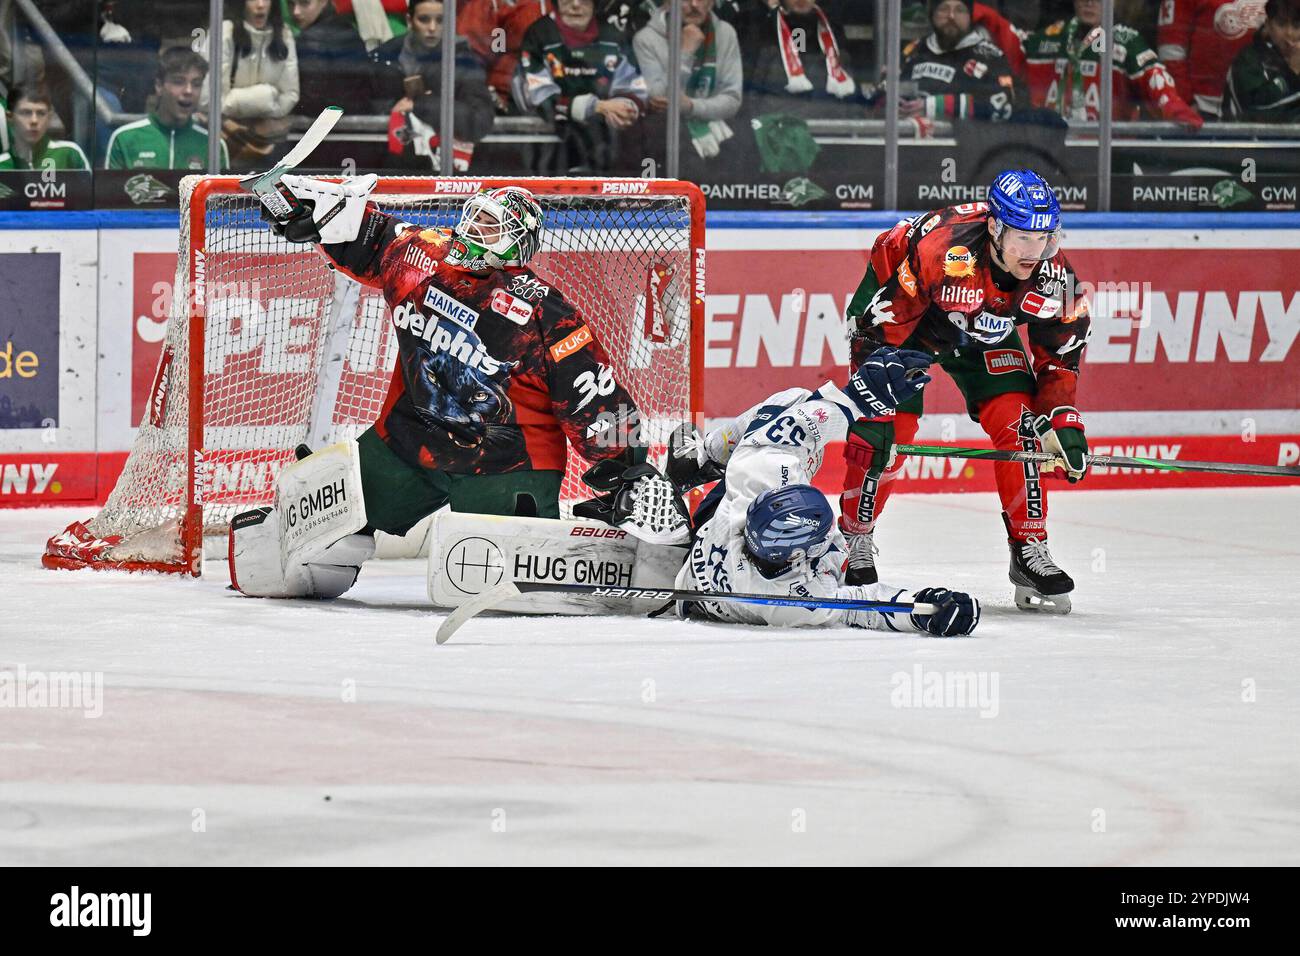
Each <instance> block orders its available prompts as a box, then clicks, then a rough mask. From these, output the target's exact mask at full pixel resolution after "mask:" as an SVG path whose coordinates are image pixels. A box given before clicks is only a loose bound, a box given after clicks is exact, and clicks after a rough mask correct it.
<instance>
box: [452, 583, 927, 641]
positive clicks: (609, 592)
mask: <svg viewBox="0 0 1300 956" xmlns="http://www.w3.org/2000/svg"><path fill="white" fill-rule="evenodd" d="M537 592H545V593H551V594H575V595H585V596H588V597H600V598H627V599H629V600H634V601H654V602H656V603H657V604H662V603H664V602H665V601H716V602H731V603H735V604H767V605H776V606H778V607H806V608H810V609H816V608H838V609H840V610H844V611H879V612H881V613H883V614H891V613H907V614H934V613H937V612H938V610H939V609H938V607H936V606H935V605H933V604H909V603H907V602H905V601H899V602H893V601H854V600H850V599H845V598H800V597H788V596H785V595H779V594H736V593H731V592H719V591H690V590H686V589H679V588H667V589H660V588H607V587H601V586H599V585H595V584H550V583H548V582H546V581H507V582H505V583H504V584H499V585H497V586H496V587H495V588H493V589H492V590H490V591H484V592H483V593H482V594H480V595H478V596H477V597H475V598H473V599H472V600H469V601H466V602H465V603H464V604H462V605H461V606H460V607H458V608H456V609H455V610H454V611H452V612H451V613H450V614H448V615H447V619H446V620H445V621H443V622H442V624H441V625H440V626H439V627H438V638H437V639H438V643H439V644H446V643H447V641H448V639H449V638H450V637H451V636H452V635H453V634H455V633H456V632H457V631H458V630H460V628H461V627H462V626H463V625H464V624H465V622H466V621H468V620H469V619H470V618H472V617H474V616H475V615H478V614H481V613H483V612H484V611H490V610H491V609H492V608H494V607H497V606H499V605H501V604H504V603H505V602H506V601H508V600H510V599H511V598H513V597H517V596H519V595H521V594H532V593H537Z"/></svg>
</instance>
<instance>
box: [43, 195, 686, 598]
mask: <svg viewBox="0 0 1300 956" xmlns="http://www.w3.org/2000/svg"><path fill="white" fill-rule="evenodd" d="M323 178H326V179H331V180H332V181H336V182H337V181H340V178H339V177H323ZM239 183H240V180H239V178H238V177H234V176H212V177H206V176H205V177H203V178H201V179H200V180H199V182H198V183H197V184H195V186H194V188H193V191H192V192H191V194H190V199H189V209H188V216H189V222H188V225H189V249H188V253H187V254H188V262H187V263H186V270H187V273H188V278H189V295H188V297H187V298H188V318H189V327H188V330H187V331H188V342H189V348H188V352H189V366H188V382H187V390H188V412H189V421H188V429H187V438H186V441H187V444H188V448H187V453H186V462H185V486H186V487H185V496H184V499H183V500H184V502H185V510H184V513H183V515H182V516H181V519H180V525H179V533H180V539H181V559H180V560H179V561H175V562H171V561H143V560H112V559H105V560H85V561H83V560H78V559H75V558H69V557H66V556H63V555H56V554H50V553H46V554H45V555H44V556H43V557H42V559H41V560H42V564H43V565H44V566H45V567H47V568H61V569H80V568H86V567H95V568H113V569H119V570H127V571H158V572H164V573H172V574H189V575H191V576H194V577H198V576H199V575H200V574H201V573H202V558H203V531H204V520H203V482H202V481H201V480H200V477H199V476H200V474H201V472H202V468H203V455H204V447H203V433H204V408H203V390H204V354H205V341H206V339H205V333H206V320H207V314H206V313H207V302H206V284H205V275H204V266H203V262H204V258H205V255H206V253H205V244H204V237H205V222H206V221H205V214H206V209H207V204H208V200H209V198H210V197H212V196H215V195H228V194H232V193H238V192H241V187H240V185H239ZM510 185H523V186H526V187H527V188H528V189H530V190H532V191H533V192H534V193H536V194H538V195H564V196H584V195H587V196H602V195H608V196H620V197H635V196H678V197H683V198H685V199H686V200H687V202H688V206H689V209H690V220H691V221H690V230H689V233H690V251H689V255H688V258H689V272H688V276H687V278H688V282H689V290H690V291H689V296H688V302H689V314H690V328H689V330H688V341H689V351H690V384H689V405H690V412H691V415H692V416H693V417H694V416H698V414H699V412H700V410H701V407H702V398H703V359H704V293H705V245H704V234H705V231H704V217H705V199H704V194H703V192H701V190H700V188H699V187H698V186H697V185H695V184H694V183H691V182H687V181H685V180H665V179H620V178H591V179H587V178H569V179H561V178H530V177H484V178H481V179H480V178H475V177H434V176H431V177H383V176H381V177H380V178H379V181H378V183H377V184H376V186H375V190H374V191H375V193H377V194H381V195H420V196H429V197H431V198H432V197H441V198H445V197H448V196H464V197H465V198H469V197H470V196H472V195H473V194H474V193H476V192H478V191H479V190H480V189H490V188H495V187H499V186H510ZM182 214H183V215H184V214H185V213H184V212H183V213H182ZM181 225H182V227H183V226H184V225H185V224H184V223H182V224H181ZM179 254H180V252H179V250H178V255H179ZM163 361H166V353H165V352H164V356H163V357H162V358H160V363H161V362H163Z"/></svg>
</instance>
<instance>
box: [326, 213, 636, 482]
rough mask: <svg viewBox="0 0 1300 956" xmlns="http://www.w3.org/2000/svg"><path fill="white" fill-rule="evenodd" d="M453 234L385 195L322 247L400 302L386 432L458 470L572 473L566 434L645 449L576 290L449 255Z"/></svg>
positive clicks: (395, 312)
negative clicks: (410, 216)
mask: <svg viewBox="0 0 1300 956" xmlns="http://www.w3.org/2000/svg"><path fill="white" fill-rule="evenodd" d="M452 241H453V240H452V237H451V233H450V230H447V229H426V228H421V227H419V226H414V225H411V224H409V223H403V222H399V221H398V220H397V219H395V218H394V217H392V216H390V215H387V214H386V213H383V212H380V211H379V210H378V209H377V208H376V207H375V206H374V205H373V204H372V205H369V206H367V209H366V217H365V220H364V221H363V224H362V227H361V231H360V232H359V234H358V236H357V238H356V239H355V240H353V241H352V242H348V243H338V244H334V245H326V246H322V247H321V248H322V250H323V251H324V252H325V254H326V255H327V256H328V257H329V258H330V259H331V260H332V261H333V262H334V263H335V264H336V265H337V267H338V268H340V269H342V270H343V271H344V272H345V273H346V274H348V275H350V276H352V277H353V278H355V279H356V280H358V281H359V282H362V283H364V284H365V285H368V286H370V287H372V288H376V289H381V290H382V291H383V294H384V298H385V299H386V301H387V303H388V306H389V308H390V309H391V310H392V318H393V325H394V326H395V327H396V330H397V344H398V363H397V368H396V369H395V370H394V372H393V379H392V382H391V384H390V385H389V390H388V397H387V399H386V400H385V402H384V407H383V410H382V411H381V412H380V415H379V420H378V421H377V422H376V423H375V429H376V431H377V432H378V434H379V436H380V437H381V438H382V439H383V440H384V441H385V442H386V443H387V444H388V446H389V447H390V448H392V449H393V451H394V452H396V453H397V454H398V455H399V456H400V457H401V458H403V459H404V460H406V461H408V462H410V463H412V464H418V465H420V466H422V467H425V468H430V469H437V470H441V471H447V472H450V473H453V474H501V473H504V472H508V471H516V470H520V469H558V470H563V468H564V466H565V457H566V446H565V441H566V439H567V440H568V442H569V443H571V444H572V445H573V446H574V447H575V449H576V450H577V451H578V453H579V454H580V455H582V457H584V458H586V459H587V460H589V461H597V460H600V459H604V458H613V457H615V456H617V455H619V454H621V453H622V452H623V451H624V449H625V448H627V447H628V446H629V445H632V446H634V447H637V448H638V450H639V442H640V413H639V411H638V410H637V408H636V405H635V403H634V402H633V400H632V397H631V396H630V395H629V394H628V393H627V391H626V389H624V388H623V386H622V385H620V384H619V383H618V381H617V380H616V379H615V377H614V369H613V367H612V366H611V365H610V362H609V359H608V357H607V356H606V354H605V351H604V349H603V348H602V347H601V344H600V342H599V341H597V339H596V336H595V334H594V332H593V330H592V329H591V328H590V327H589V326H588V325H587V323H586V322H585V321H584V320H583V317H582V316H581V315H580V314H579V313H578V311H577V310H576V309H575V308H574V307H573V306H572V305H570V304H569V303H568V302H567V301H565V298H564V296H563V294H562V293H561V292H560V291H559V290H558V289H556V288H554V287H553V286H551V285H549V284H547V283H546V282H543V281H542V280H541V279H539V278H538V277H537V275H536V274H535V273H533V272H532V271H531V270H530V269H527V268H506V269H496V270H492V271H489V272H485V273H477V272H470V271H467V270H464V269H460V268H457V267H454V266H451V265H448V264H447V263H446V262H445V261H444V260H445V258H446V255H447V251H448V250H449V249H450V247H451V243H452ZM634 457H635V454H634Z"/></svg>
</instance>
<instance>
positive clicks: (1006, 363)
mask: <svg viewBox="0 0 1300 956" xmlns="http://www.w3.org/2000/svg"><path fill="white" fill-rule="evenodd" d="M984 367H985V368H987V369H988V370H989V374H990V375H1006V374H1007V373H1008V372H1028V371H1029V362H1028V361H1027V360H1026V359H1025V353H1024V352H1022V351H1020V350H1019V349H991V350H989V351H988V352H985V353H984Z"/></svg>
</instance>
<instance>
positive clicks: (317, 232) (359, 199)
mask: <svg viewBox="0 0 1300 956" xmlns="http://www.w3.org/2000/svg"><path fill="white" fill-rule="evenodd" d="M378 181H379V177H378V176H376V175H375V174H374V173H370V174H368V175H365V176H356V177H350V178H348V179H345V180H343V182H341V183H332V182H328V181H326V180H323V179H313V178H312V177H310V176H293V175H289V174H286V175H284V176H282V177H281V178H280V184H279V187H278V188H279V190H280V191H281V192H282V193H285V192H287V193H289V194H291V195H292V196H293V198H294V199H295V200H296V202H295V203H293V204H292V205H294V206H295V207H296V209H295V211H294V212H293V213H292V214H290V216H289V217H288V218H287V219H282V218H280V217H278V216H276V215H275V214H274V213H272V212H271V211H270V210H269V209H268V208H267V207H266V206H265V205H263V207H262V218H263V219H265V220H266V221H267V222H268V223H270V226H271V231H272V232H274V233H275V234H276V235H277V236H280V237H281V238H283V239H285V240H286V241H288V242H319V243H323V244H327V245H328V244H331V243H336V242H351V241H352V240H353V239H355V238H356V237H357V233H358V232H359V231H360V230H361V221H362V218H363V217H364V216H365V212H366V199H367V197H368V196H369V195H370V194H371V193H372V192H373V191H374V188H375V183H377V182H378Z"/></svg>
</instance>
